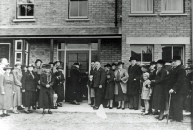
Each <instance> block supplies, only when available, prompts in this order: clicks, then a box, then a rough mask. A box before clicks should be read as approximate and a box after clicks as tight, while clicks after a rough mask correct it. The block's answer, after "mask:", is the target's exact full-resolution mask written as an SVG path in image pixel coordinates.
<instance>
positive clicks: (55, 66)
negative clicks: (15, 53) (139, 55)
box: [0, 56, 193, 122]
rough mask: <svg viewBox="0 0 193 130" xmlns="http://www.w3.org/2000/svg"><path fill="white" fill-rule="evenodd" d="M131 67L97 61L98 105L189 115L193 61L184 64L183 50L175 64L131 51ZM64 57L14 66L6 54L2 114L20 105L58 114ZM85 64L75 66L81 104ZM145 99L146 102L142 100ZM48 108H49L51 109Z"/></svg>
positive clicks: (93, 89)
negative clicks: (142, 61) (144, 60)
mask: <svg viewBox="0 0 193 130" xmlns="http://www.w3.org/2000/svg"><path fill="white" fill-rule="evenodd" d="M129 62H130V66H129V68H128V70H126V69H124V63H123V62H118V63H117V64H116V63H112V64H106V65H105V66H104V68H103V67H101V64H100V62H98V61H96V62H92V63H91V70H90V72H89V73H87V72H86V74H88V82H87V87H88V92H89V94H88V96H89V98H90V105H91V106H92V107H93V109H94V110H97V109H99V107H100V105H101V104H103V106H104V107H105V108H109V109H113V108H114V107H117V109H122V110H124V109H126V106H127V105H128V108H129V109H133V110H138V109H139V107H142V108H143V109H142V114H143V115H149V114H152V115H157V116H156V118H157V119H158V120H159V121H161V120H163V119H164V118H165V117H166V116H167V115H170V116H168V117H169V118H170V119H171V120H172V121H177V122H181V121H182V120H183V110H184V109H185V110H187V111H191V110H192V109H191V105H190V101H191V91H192V87H193V81H192V77H193V71H192V70H193V67H192V65H191V64H192V61H188V67H187V68H185V67H184V66H183V63H182V60H181V57H180V56H175V57H174V58H173V59H172V61H171V65H170V67H168V66H167V65H166V63H165V61H164V60H158V61H157V62H154V61H152V62H151V63H150V65H139V64H138V63H137V60H136V58H135V57H130V60H129ZM61 63H62V62H61V61H56V62H54V63H53V62H50V63H48V64H43V63H42V60H40V59H37V60H36V61H35V64H34V65H28V66H23V65H21V64H19V63H17V64H15V66H14V68H12V67H10V66H9V65H8V61H7V59H5V58H2V59H0V110H2V113H3V114H1V115H0V116H1V117H5V116H10V114H9V113H8V111H7V110H9V109H10V108H12V111H13V113H15V114H18V113H19V111H18V110H24V112H25V113H27V114H29V113H33V110H36V109H40V108H42V109H43V112H42V113H43V114H45V113H48V114H52V111H51V109H57V107H62V102H63V101H64V81H65V79H64V74H63V67H62V66H61ZM80 78H81V72H80V64H79V63H74V64H73V65H72V68H71V70H70V81H71V84H70V87H69V88H70V95H71V96H70V97H71V98H70V103H71V104H75V105H80V103H79V102H80V100H79V98H80ZM139 101H140V102H141V104H140V106H139ZM46 109H48V111H47V112H46V111H45V110H46Z"/></svg>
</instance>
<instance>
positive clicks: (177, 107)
mask: <svg viewBox="0 0 193 130" xmlns="http://www.w3.org/2000/svg"><path fill="white" fill-rule="evenodd" d="M172 98H173V99H174V101H175V102H173V119H174V120H176V121H182V120H183V96H182V95H173V97H172Z"/></svg>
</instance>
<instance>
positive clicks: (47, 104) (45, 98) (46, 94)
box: [38, 64, 54, 114]
mask: <svg viewBox="0 0 193 130" xmlns="http://www.w3.org/2000/svg"><path fill="white" fill-rule="evenodd" d="M42 68H43V73H42V74H41V75H40V85H41V86H40V95H39V101H38V103H39V104H38V106H39V107H40V108H43V113H42V114H45V109H48V114H52V112H51V110H50V109H51V108H53V106H54V105H53V89H52V86H53V84H54V79H53V77H52V74H51V66H50V65H49V64H44V65H43V66H42Z"/></svg>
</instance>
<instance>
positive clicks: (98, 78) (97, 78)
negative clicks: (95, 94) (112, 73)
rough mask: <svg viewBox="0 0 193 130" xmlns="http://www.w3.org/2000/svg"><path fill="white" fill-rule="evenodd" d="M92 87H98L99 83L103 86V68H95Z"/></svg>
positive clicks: (104, 78) (104, 75)
mask: <svg viewBox="0 0 193 130" xmlns="http://www.w3.org/2000/svg"><path fill="white" fill-rule="evenodd" d="M93 79H94V85H93V87H94V88H98V87H99V85H102V87H103V88H104V87H105V81H106V73H105V70H104V69H103V68H99V69H98V70H95V73H94V77H93Z"/></svg>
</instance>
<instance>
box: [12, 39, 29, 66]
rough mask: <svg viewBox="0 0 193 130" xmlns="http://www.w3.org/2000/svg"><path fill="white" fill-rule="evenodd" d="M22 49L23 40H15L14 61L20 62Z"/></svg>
mask: <svg viewBox="0 0 193 130" xmlns="http://www.w3.org/2000/svg"><path fill="white" fill-rule="evenodd" d="M25 49H27V48H25ZM22 50H23V40H15V63H22Z"/></svg>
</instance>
